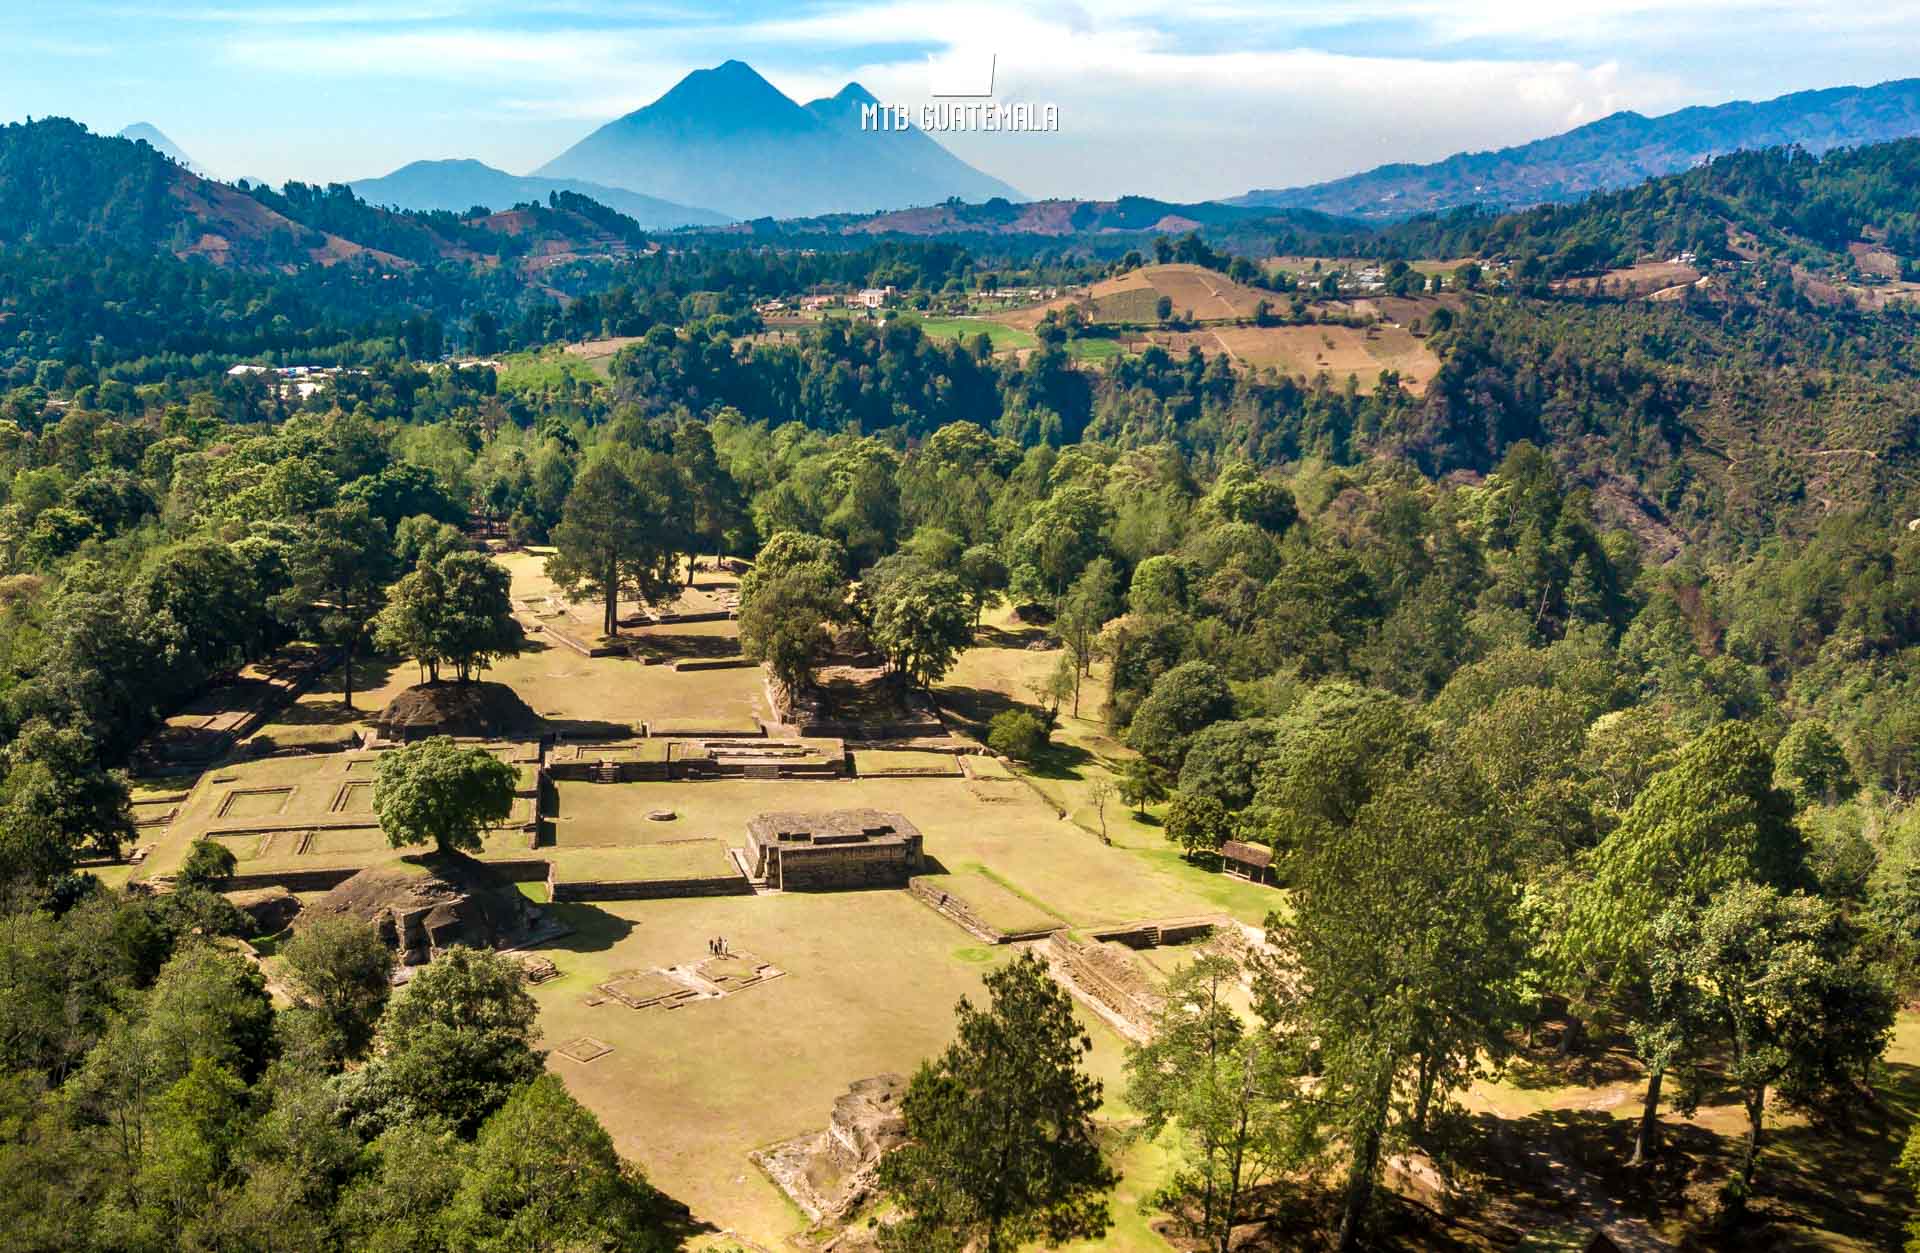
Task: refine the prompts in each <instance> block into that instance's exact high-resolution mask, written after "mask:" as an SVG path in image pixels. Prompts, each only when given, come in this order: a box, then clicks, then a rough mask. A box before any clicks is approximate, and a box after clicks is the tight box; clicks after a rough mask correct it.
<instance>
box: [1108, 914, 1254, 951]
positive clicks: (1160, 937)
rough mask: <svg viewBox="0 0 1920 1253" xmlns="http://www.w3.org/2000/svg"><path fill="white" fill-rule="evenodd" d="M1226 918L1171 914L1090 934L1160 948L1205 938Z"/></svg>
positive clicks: (1111, 942)
mask: <svg viewBox="0 0 1920 1253" xmlns="http://www.w3.org/2000/svg"><path fill="white" fill-rule="evenodd" d="M1223 921H1224V920H1223V919H1220V918H1170V919H1167V920H1166V921H1163V922H1154V921H1145V922H1129V923H1126V924H1125V925H1123V926H1119V927H1112V928H1108V929H1107V930H1104V931H1089V932H1088V933H1087V934H1088V935H1089V936H1091V937H1092V938H1093V939H1094V940H1095V941H1097V942H1100V943H1110V944H1124V945H1126V946H1127V947H1128V948H1158V947H1159V946H1160V945H1162V944H1187V943H1190V942H1192V941H1194V940H1204V939H1206V938H1207V937H1208V936H1210V935H1212V934H1213V933H1214V931H1215V930H1216V929H1217V928H1218V927H1219V926H1220V925H1221V923H1222V922H1223Z"/></svg>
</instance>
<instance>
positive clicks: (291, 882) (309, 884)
mask: <svg viewBox="0 0 1920 1253" xmlns="http://www.w3.org/2000/svg"><path fill="white" fill-rule="evenodd" d="M543 864H544V863H543ZM359 873H360V867H358V866H333V867H329V868H327V869H324V870H265V871H260V872H258V873H256V874H236V875H233V876H231V877H230V878H228V879H227V881H226V882H225V883H223V884H221V885H220V890H221V891H222V892H250V891H253V890H254V889H256V888H285V889H286V890H287V891H289V892H330V891H332V890H333V889H334V888H337V887H339V886H340V885H341V884H342V883H345V882H346V881H347V880H348V879H351V878H353V876H355V875H357V874H359Z"/></svg>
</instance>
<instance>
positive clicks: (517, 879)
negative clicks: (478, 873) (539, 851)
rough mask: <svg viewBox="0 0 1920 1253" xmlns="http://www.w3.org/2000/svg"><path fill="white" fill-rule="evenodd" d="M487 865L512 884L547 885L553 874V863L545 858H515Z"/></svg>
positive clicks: (491, 862)
mask: <svg viewBox="0 0 1920 1253" xmlns="http://www.w3.org/2000/svg"><path fill="white" fill-rule="evenodd" d="M486 864H487V865H488V866H490V867H492V868H493V869H494V870H497V871H499V872H500V876H501V877H502V878H504V879H506V880H507V881H508V882H510V883H545V882H546V881H547V879H548V877H549V876H551V875H552V874H553V863H552V862H550V861H548V860H547V859H546V858H544V857H514V858H508V859H507V860H504V861H490V862H487V863H486Z"/></svg>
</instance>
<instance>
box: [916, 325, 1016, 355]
mask: <svg viewBox="0 0 1920 1253" xmlns="http://www.w3.org/2000/svg"><path fill="white" fill-rule="evenodd" d="M920 329H921V330H922V331H925V332H926V334H927V335H928V337H929V338H932V339H968V340H970V339H972V338H973V337H974V336H976V335H985V336H986V337H987V338H988V340H989V341H991V342H992V344H993V350H994V351H995V352H1008V351H1012V350H1014V349H1018V348H1037V347H1039V346H1040V341H1039V340H1038V339H1036V338H1035V337H1034V334H1033V332H1031V331H1023V330H1021V329H1020V328H1019V327H1015V326H1008V325H1006V324H1005V323H1004V322H990V321H988V320H987V319H985V318H923V319H921V321H920Z"/></svg>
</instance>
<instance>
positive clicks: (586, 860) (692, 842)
mask: <svg viewBox="0 0 1920 1253" xmlns="http://www.w3.org/2000/svg"><path fill="white" fill-rule="evenodd" d="M553 864H554V879H555V880H556V881H558V882H560V883H581V882H585V881H588V880H600V881H603V882H614V881H618V882H640V883H644V882H651V881H655V880H663V879H718V878H724V877H737V876H738V875H739V873H740V871H739V868H738V867H736V866H735V865H734V864H733V859H732V858H731V857H729V856H727V846H726V844H725V843H724V842H723V841H721V840H704V839H697V838H696V839H681V840H678V841H676V842H674V843H671V844H642V845H634V846H631V847H628V848H582V849H568V850H562V851H561V852H559V853H558V854H557V855H555V857H554V859H553Z"/></svg>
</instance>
